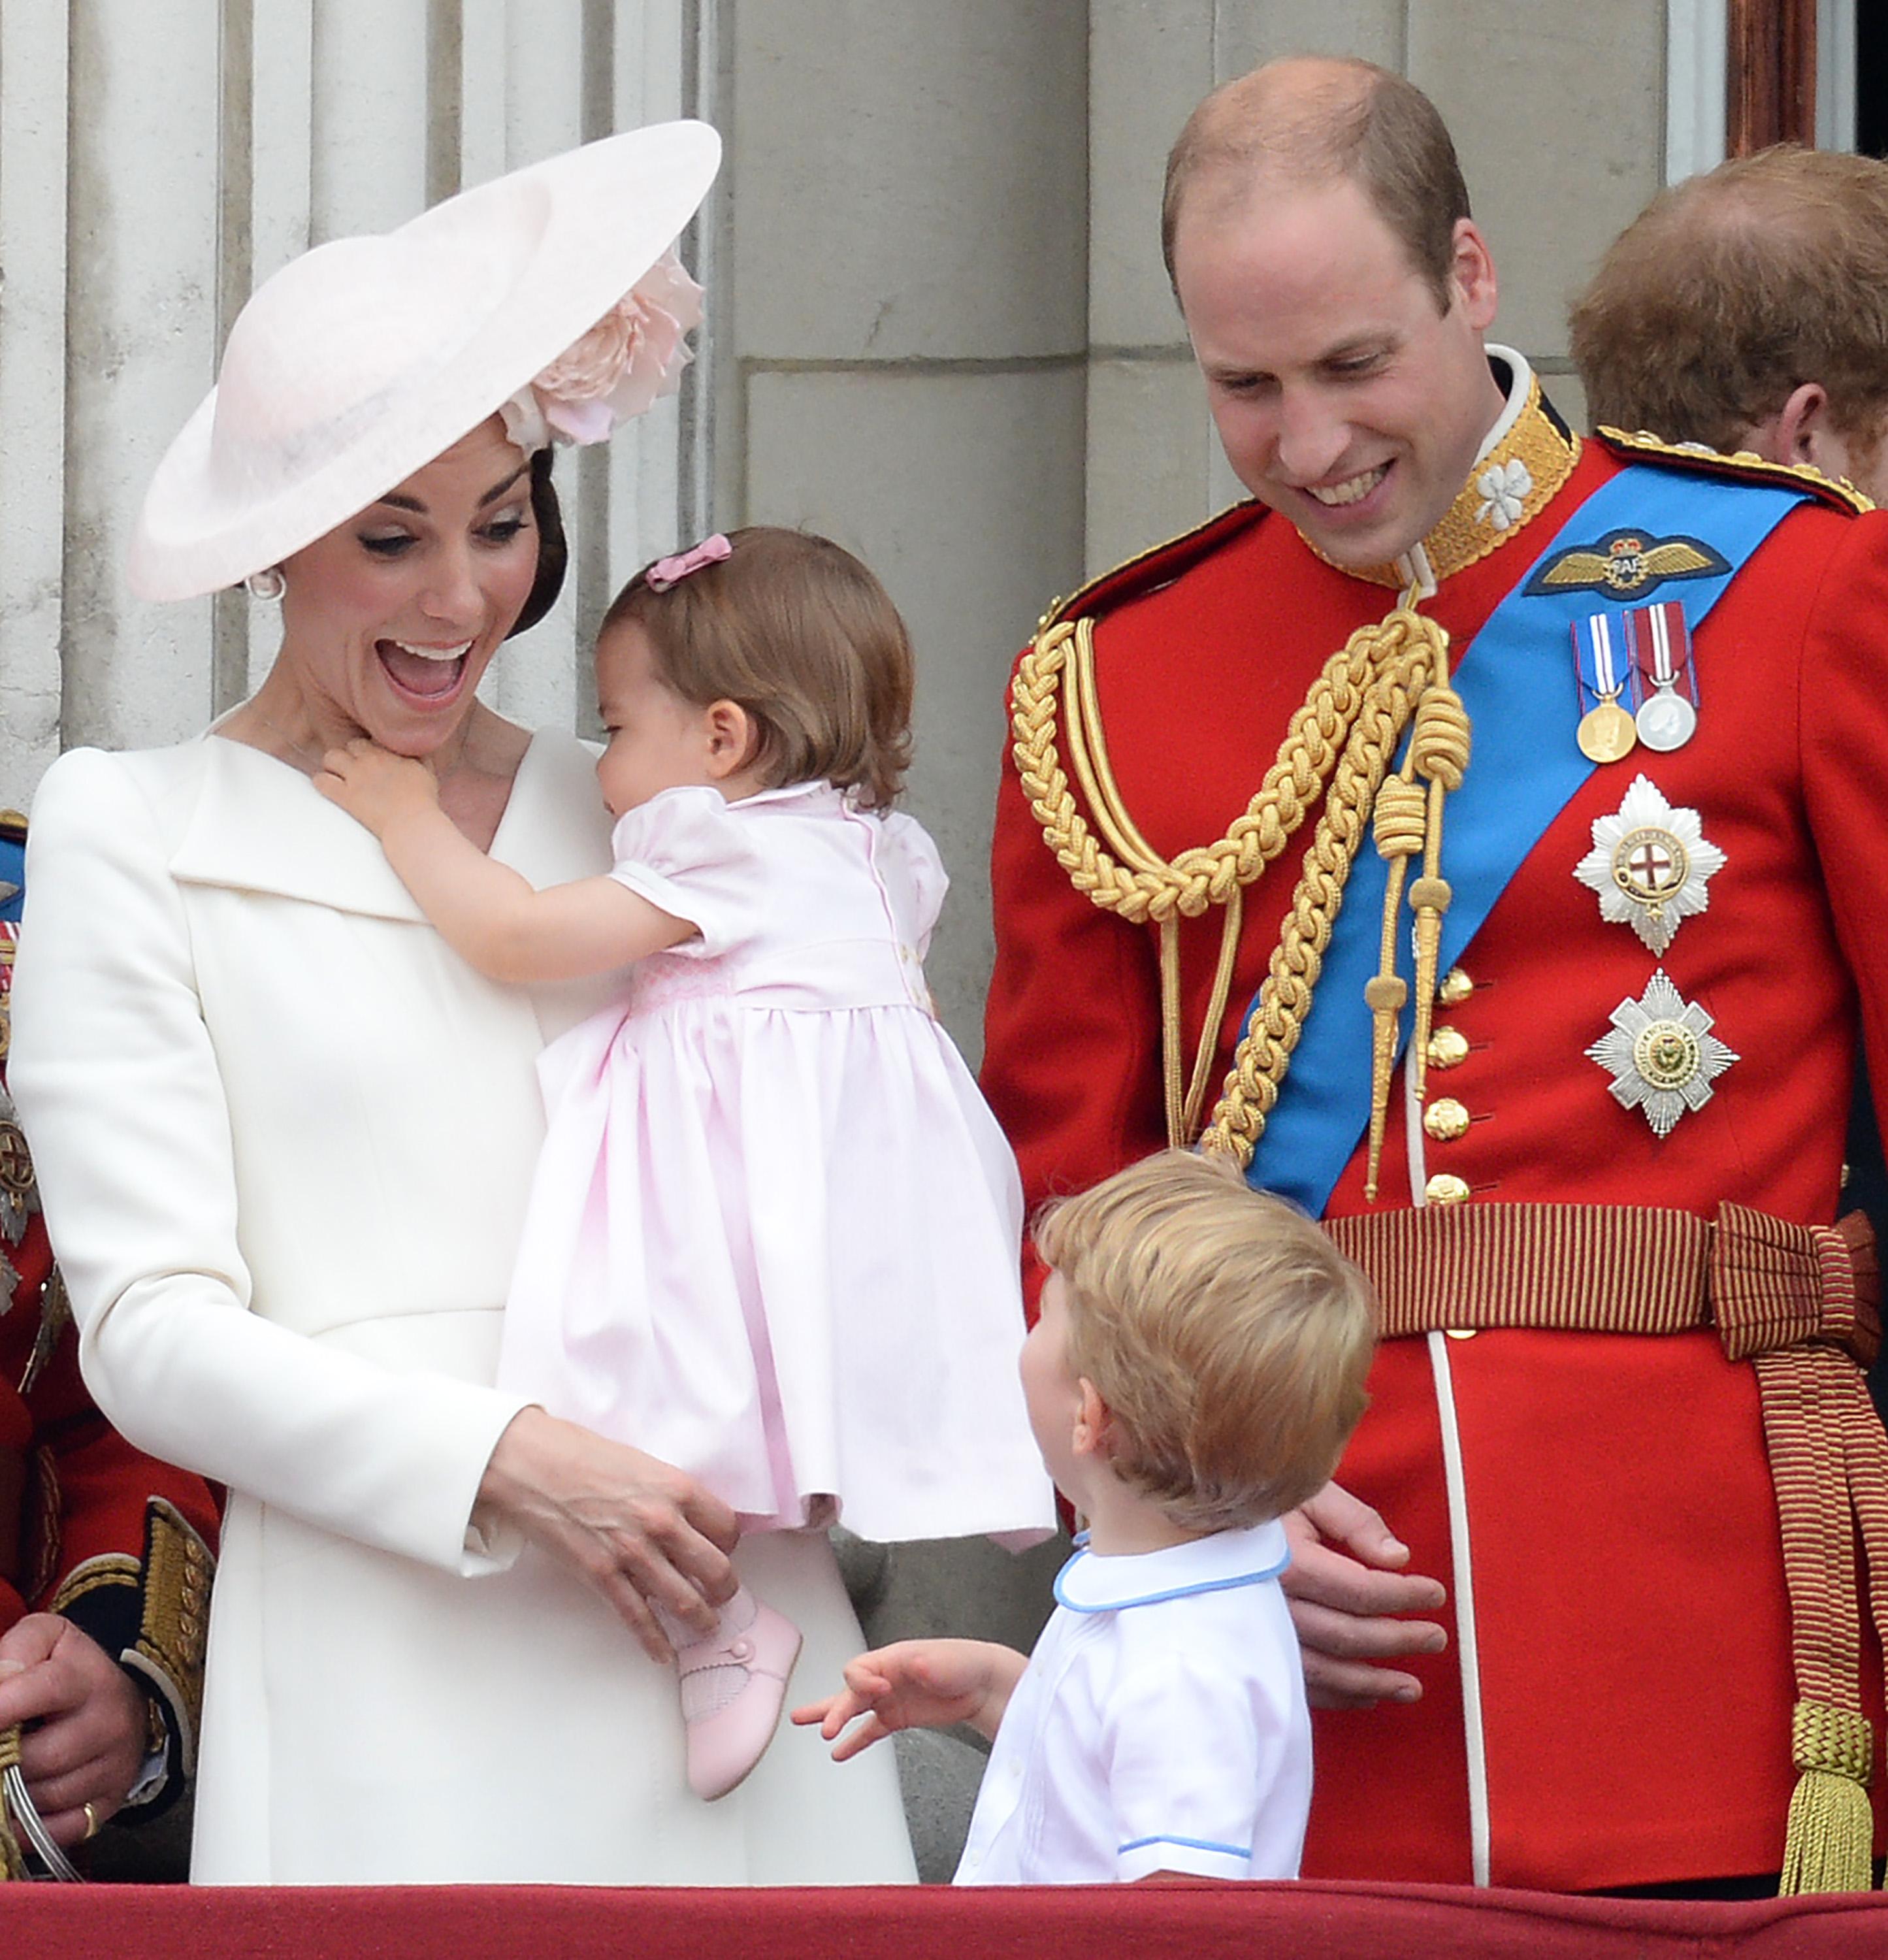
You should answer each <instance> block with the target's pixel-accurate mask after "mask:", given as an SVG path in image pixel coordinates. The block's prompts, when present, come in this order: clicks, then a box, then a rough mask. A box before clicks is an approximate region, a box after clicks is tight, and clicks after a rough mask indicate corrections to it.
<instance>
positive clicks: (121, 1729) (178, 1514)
mask: <svg viewBox="0 0 1888 1960" xmlns="http://www.w3.org/2000/svg"><path fill="white" fill-rule="evenodd" d="M23 841H24V823H21V821H20V820H19V819H17V817H16V816H13V815H12V814H11V813H7V814H5V815H0V1063H3V1062H4V1060H5V1026H6V1022H5V1006H6V994H7V988H8V982H10V981H11V978H12V960H13V950H14V934H15V933H16V932H17V919H18V917H19V888H20V880H21V875H22V874H21V860H22V856H23V853H22V851H21V845H22V842H23ZM215 1531H216V1513H215V1506H214V1504H213V1503H212V1501H211V1495H210V1492H209V1489H208V1486H207V1485H206V1484H205V1483H204V1482H203V1481H202V1478H198V1477H192V1476H188V1475H185V1474H184V1473H183V1472H181V1471H178V1470H173V1469H171V1468H169V1467H167V1465H162V1464H159V1463H156V1462H153V1461H152V1460H151V1459H150V1458H148V1457H147V1456H142V1455H141V1454H140V1453H138V1451H136V1450H135V1449H132V1447H131V1446H130V1445H129V1443H126V1441H125V1440H124V1439H123V1437H121V1436H119V1434H118V1433H117V1432H116V1430H113V1429H112V1428H111V1427H110V1426H109V1425H108V1424H106V1421H105V1419H104V1418H103V1416H101V1415H100V1414H99V1412H98V1411H97V1408H96V1407H94V1405H93V1402H92V1401H91V1397H90V1396H89V1395H87V1393H86V1391H85V1388H84V1383H82V1382H81V1379H80V1378H79V1371H78V1344H77V1341H76V1339H75V1335H74V1332H73V1328H72V1321H71V1318H70V1316H69V1314H68V1312H67V1310H66V1308H65V1300H64V1292H63V1289H62V1287H61V1286H60V1284H59V1278H58V1275H57V1274H56V1272H55V1271H53V1268H52V1257H51V1255H50V1252H49V1250H48V1249H47V1246H46V1227H45V1226H44V1224H43V1222H42V1220H41V1219H40V1214H39V1204H38V1199H37V1195H35V1192H34V1190H33V1167H32V1163H31V1160H30V1158H29V1157H27V1153H26V1147H25V1142H24V1138H22V1136H21V1133H20V1128H19V1125H18V1123H17V1121H16V1119H15V1118H14V1114H13V1105H12V1101H11V1098H10V1097H9V1096H8V1095H7V1093H6V1091H5V1079H4V1072H3V1071H0V1731H5V1730H6V1729H11V1728H12V1727H14V1726H15V1725H17V1724H24V1725H26V1726H25V1729H24V1733H23V1735H22V1736H21V1743H20V1769H21V1774H22V1775H23V1777H24V1780H25V1783H26V1787H27V1794H28V1796H29V1797H30V1799H32V1801H33V1807H34V1809H35V1810H36V1811H37V1812H38V1814H39V1817H40V1821H41V1822H42V1823H43V1825H44V1826H45V1828H46V1831H48V1832H49V1834H50V1835H51V1837H52V1839H53V1841H55V1843H56V1844H59V1845H61V1846H63V1847H68V1848H69V1847H72V1846H74V1845H77V1844H81V1843H83V1842H84V1841H85V1840H86V1839H87V1838H90V1837H91V1836H92V1835H94V1834H95V1833H96V1831H97V1829H98V1828H99V1827H100V1825H102V1824H103V1823H105V1822H106V1821H107V1820H109V1819H110V1818H113V1817H114V1816H116V1817H118V1818H119V1820H120V1821H121V1822H125V1823H133V1822H140V1821H142V1820H144V1819H145V1818H151V1817H154V1816H156V1815H159V1814H161V1812H163V1811H164V1810H165V1809H167V1808H168V1807H169V1806H170V1804H171V1803H173V1802H174V1801H175V1800H176V1797H177V1796H178V1795H179V1794H180V1793H181V1792H182V1790H183V1787H184V1785H185V1783H186V1780H187V1778H188V1775H189V1768H190V1764H191V1760H192V1755H193V1753H194V1750H195V1724H196V1714H197V1710H198V1707H199V1704H200V1702H201V1700H202V1670H203V1649H204V1637H205V1627H206V1624H207V1621H208V1603H209V1585H210V1578H211V1567H212V1564H213V1561H212V1559H211V1551H210V1546H211V1543H212V1542H214V1538H215ZM8 1822H12V1823H14V1825H17V1819H11V1820H10V1819H9V1818H8V1815H7V1812H6V1809H5V1806H4V1804H0V1826H5V1825H7V1824H8ZM4 1835H5V1833H4V1831H0V1837H3V1836H4ZM11 1835H12V1837H13V1838H14V1841H16V1842H17V1841H18V1840H19V1839H20V1838H21V1837H22V1836H23V1835H24V1834H23V1833H22V1832H21V1831H19V1830H18V1829H17V1828H16V1829H14V1831H12V1833H11ZM4 1850H5V1844H4V1843H0V1852H4ZM3 1873H4V1866H3V1865H0V1875H3ZM3 1910H4V1909H3V1908H0V1911H3Z"/></svg>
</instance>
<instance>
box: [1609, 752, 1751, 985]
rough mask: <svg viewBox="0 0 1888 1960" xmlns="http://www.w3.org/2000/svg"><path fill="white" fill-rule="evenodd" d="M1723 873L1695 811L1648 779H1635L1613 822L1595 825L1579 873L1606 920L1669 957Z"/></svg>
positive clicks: (1721, 860)
mask: <svg viewBox="0 0 1888 1960" xmlns="http://www.w3.org/2000/svg"><path fill="white" fill-rule="evenodd" d="M1723 869H1724V853H1723V852H1722V851H1720V850H1719V849H1718V847H1717V845H1715V844H1712V843H1710V842H1708V841H1707V840H1706V838H1705V832H1704V826H1703V825H1702V823H1700V821H1699V816H1698V813H1697V811H1696V810H1674V809H1673V807H1672V806H1671V805H1670V803H1667V801H1666V800H1665V798H1664V795H1663V794H1661V791H1659V789H1658V787H1657V785H1656V784H1654V783H1653V782H1652V781H1651V780H1650V779H1649V778H1647V777H1645V776H1639V777H1636V778H1634V781H1633V784H1632V788H1630V789H1629V790H1628V791H1626V797H1625V800H1624V801H1623V802H1622V803H1620V805H1619V808H1618V810H1616V811H1615V812H1614V813H1613V815H1612V816H1596V817H1595V818H1594V820H1593V848H1592V849H1591V851H1588V853H1587V854H1586V855H1585V856H1584V858H1581V860H1580V861H1579V863H1578V864H1577V865H1575V867H1574V872H1573V875H1574V876H1575V877H1576V878H1578V880H1580V882H1581V884H1583V885H1584V886H1588V887H1589V888H1590V889H1591V890H1593V891H1595V892H1597V893H1599V895H1600V917H1601V918H1603V919H1604V920H1606V921H1607V923H1608V924H1611V925H1629V926H1630V927H1631V928H1632V930H1633V931H1635V933H1637V934H1638V936H1639V938H1640V940H1642V942H1643V943H1644V944H1645V947H1646V948H1647V950H1648V951H1650V952H1651V953H1657V954H1663V953H1664V950H1665V949H1666V947H1668V946H1670V944H1671V943H1672V941H1673V939H1674V938H1675V937H1677V933H1678V928H1680V926H1681V925H1682V924H1683V923H1684V922H1685V921H1686V919H1688V918H1690V917H1691V916H1692V915H1693V913H1695V912H1702V911H1703V910H1704V909H1705V907H1706V906H1707V905H1708V904H1709V903H1710V902H1711V895H1710V893H1708V891H1707V890H1706V889H1705V887H1706V886H1708V884H1709V883H1710V882H1711V880H1712V878H1713V877H1715V875H1716V874H1717V873H1718V872H1720V871H1721V870H1723Z"/></svg>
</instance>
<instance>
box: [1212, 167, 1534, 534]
mask: <svg viewBox="0 0 1888 1960" xmlns="http://www.w3.org/2000/svg"><path fill="white" fill-rule="evenodd" d="M1455 236H1456V253H1455V259H1454V271H1453V274H1452V277H1451V285H1450V292H1451V306H1450V307H1449V310H1448V312H1447V313H1442V312H1440V311H1438V308H1437V305H1436V300H1435V294H1434V292H1433V291H1432V289H1431V288H1430V286H1429V284H1428V282H1426V281H1425V280H1424V278H1422V275H1420V273H1419V272H1417V270H1416V268H1415V266H1413V264H1412V263H1411V262H1410V255H1409V253H1408V252H1407V251H1406V250H1405V248H1404V247H1403V245H1402V243H1400V241H1399V240H1397V238H1396V237H1394V234H1392V233H1391V231H1390V230H1389V228H1388V227H1387V226H1386V225H1385V224H1384V221H1383V220H1382V219H1381V218H1380V217H1378V215H1377V213H1376V212H1375V209H1374V208H1372V205H1371V204H1370V202H1369V200H1368V198H1367V197H1366V196H1365V193H1364V192H1363V190H1362V189H1361V187H1360V186H1359V185H1358V184H1357V183H1355V182H1354V181H1353V180H1351V179H1349V178H1346V177H1340V178H1337V179H1333V180H1330V181H1328V182H1326V183H1315V184H1298V183H1279V182H1277V181H1276V180H1263V181H1262V182H1260V183H1257V184H1251V185H1245V186H1233V185H1229V184H1228V183H1226V182H1225V180H1224V179H1223V178H1222V179H1221V180H1219V181H1217V182H1216V183H1207V184H1204V185H1202V186H1198V187H1197V188H1196V189H1194V190H1193V191H1192V192H1190V193H1189V196H1188V199H1187V204H1186V205H1185V206H1184V208H1183V209H1182V211H1181V215H1180V220H1179V224H1178V231H1177V232H1176V234H1175V239H1174V285H1175V287H1176V289H1177V290H1178V293H1179V295H1180V303H1181V310H1182V311H1183V312H1184V314H1185V315H1186V319H1187V330H1188V332H1189V333H1190V335H1191V336H1192V339H1193V344H1194V354H1195V355H1196V356H1197V358H1198V360H1199V362H1200V371H1201V372H1202V374H1203V375H1204V376H1205V377H1206V396H1207V401H1208V403H1209V406H1210V407H1211V409H1212V411H1213V421H1214V422H1215V423H1216V425H1217V426H1218V428H1219V439H1220V441H1222V443H1223V444H1224V445H1225V452H1226V457H1227V460H1228V461H1229V462H1230V463H1231V464H1232V468H1233V471H1234V473H1235V475H1237V476H1238V479H1239V480H1240V481H1241V482H1242V483H1243V484H1244V485H1245V486H1246V488H1248V490H1250V491H1251V492H1252V494H1253V495H1254V496H1255V497H1257V498H1258V499H1259V501H1260V502H1261V503H1263V504H1269V505H1270V507H1271V508H1273V510H1275V511H1277V512H1278V513H1279V514H1280V515H1281V516H1282V517H1288V518H1289V519H1290V520H1291V521H1292V523H1294V524H1295V525H1296V526H1297V527H1298V529H1299V530H1301V531H1302V532H1303V533H1305V536H1307V537H1308V538H1309V539H1311V543H1313V544H1314V545H1315V546H1317V549H1319V550H1320V551H1321V552H1324V554H1325V555H1326V556H1327V557H1328V558H1330V559H1332V560H1333V562H1335V563H1337V564H1338V565H1346V566H1353V567H1355V566H1362V565H1381V564H1384V563H1387V562H1390V561H1391V560H1392V559H1394V558H1397V556H1398V555H1400V554H1401V553H1402V552H1406V551H1407V550H1408V549H1410V546H1412V545H1413V544H1415V543H1417V541H1418V540H1419V539H1422V537H1424V536H1426V535H1427V534H1428V533H1429V532H1430V531H1431V530H1433V529H1434V528H1435V525H1436V524H1437V523H1438V522H1439V521H1440V520H1441V517H1442V516H1443V514H1444V513H1445V511H1447V510H1448V507H1449V505H1450V504H1451V503H1452V502H1453V501H1454V498H1455V495H1456V493H1457V492H1458V491H1459V490H1460V488H1462V486H1463V485H1464V483H1465V482H1467V479H1468V474H1469V471H1470V468H1471V466H1473V463H1474V460H1475V455H1476V450H1478V449H1479V448H1480V445H1481V443H1482V441H1483V438H1484V437H1485V436H1486V434H1487V433H1488V431H1489V429H1490V428H1492V426H1493V425H1494V422H1495V418H1496V417H1497V416H1498V415H1499V414H1500V412H1501V406H1502V396H1501V394H1500V391H1499V390H1498V389H1497V388H1496V387H1495V382H1494V379H1493V377H1492V374H1490V372H1489V366H1488V362H1487V360H1486V356H1485V355H1484V354H1483V348H1482V334H1483V330H1484V329H1486V327H1487V326H1489V323H1491V322H1492V320H1493V319H1494V317H1495V273H1494V267H1493V266H1492V263H1490V261H1489V256H1488V253H1487V250H1486V247H1485V246H1484V245H1483V243H1482V239H1481V235H1480V233H1479V232H1477V231H1476V229H1475V227H1474V226H1473V224H1471V223H1470V221H1468V220H1467V219H1466V218H1464V219H1462V220H1460V221H1459V222H1458V224H1457V227H1456V234H1455Z"/></svg>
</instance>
